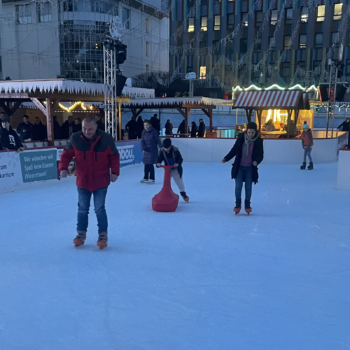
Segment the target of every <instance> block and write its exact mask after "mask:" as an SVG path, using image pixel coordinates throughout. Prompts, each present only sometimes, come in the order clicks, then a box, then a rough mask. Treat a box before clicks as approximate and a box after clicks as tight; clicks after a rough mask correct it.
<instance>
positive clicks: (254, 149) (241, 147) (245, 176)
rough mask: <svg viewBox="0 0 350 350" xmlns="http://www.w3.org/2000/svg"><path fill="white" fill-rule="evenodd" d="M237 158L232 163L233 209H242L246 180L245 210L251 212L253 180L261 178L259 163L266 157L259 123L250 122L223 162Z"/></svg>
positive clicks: (237, 211)
mask: <svg viewBox="0 0 350 350" xmlns="http://www.w3.org/2000/svg"><path fill="white" fill-rule="evenodd" d="M233 157H236V158H235V161H234V163H233V164H232V173H231V175H232V179H235V181H236V188H235V196H236V206H235V208H234V209H233V211H234V212H235V214H236V215H237V214H238V213H239V212H240V211H241V203H242V187H243V182H245V203H244V204H245V211H246V212H247V214H250V213H251V211H252V208H251V207H250V198H251V196H252V187H253V182H254V184H256V183H257V182H258V179H259V175H258V165H259V164H260V163H261V162H262V161H263V159H264V146H263V140H262V138H261V137H260V135H259V133H258V132H257V125H256V124H255V123H254V122H250V123H248V125H247V131H246V132H244V133H242V134H240V135H239V136H238V139H237V141H236V143H235V144H234V146H233V147H232V149H231V151H230V152H229V153H228V154H227V155H226V156H225V157H224V159H223V160H222V162H223V163H226V162H228V161H229V160H231V159H232V158H233Z"/></svg>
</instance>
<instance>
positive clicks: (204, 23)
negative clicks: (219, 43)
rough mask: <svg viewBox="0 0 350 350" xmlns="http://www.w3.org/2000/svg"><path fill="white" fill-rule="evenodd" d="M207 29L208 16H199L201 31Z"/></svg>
mask: <svg viewBox="0 0 350 350" xmlns="http://www.w3.org/2000/svg"><path fill="white" fill-rule="evenodd" d="M207 30H208V17H201V31H203V32H206V31H207Z"/></svg>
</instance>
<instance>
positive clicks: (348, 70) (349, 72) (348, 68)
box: [346, 60, 350, 76]
mask: <svg viewBox="0 0 350 350" xmlns="http://www.w3.org/2000/svg"><path fill="white" fill-rule="evenodd" d="M346 75H347V76H349V75H350V60H346Z"/></svg>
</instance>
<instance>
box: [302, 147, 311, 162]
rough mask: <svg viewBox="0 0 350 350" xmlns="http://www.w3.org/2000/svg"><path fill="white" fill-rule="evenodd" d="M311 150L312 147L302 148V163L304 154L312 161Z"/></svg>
mask: <svg viewBox="0 0 350 350" xmlns="http://www.w3.org/2000/svg"><path fill="white" fill-rule="evenodd" d="M311 151H312V147H307V148H304V163H306V156H308V157H309V161H310V162H312V157H311Z"/></svg>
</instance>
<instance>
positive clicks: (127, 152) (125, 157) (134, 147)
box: [116, 140, 143, 167]
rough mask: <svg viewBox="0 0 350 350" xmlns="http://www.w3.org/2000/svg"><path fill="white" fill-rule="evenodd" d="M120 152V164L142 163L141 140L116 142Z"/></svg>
mask: <svg viewBox="0 0 350 350" xmlns="http://www.w3.org/2000/svg"><path fill="white" fill-rule="evenodd" d="M116 146H117V149H118V151H119V154H120V166H121V167H123V166H127V165H133V164H140V163H142V159H143V154H142V150H141V141H140V140H135V141H128V142H116Z"/></svg>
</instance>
